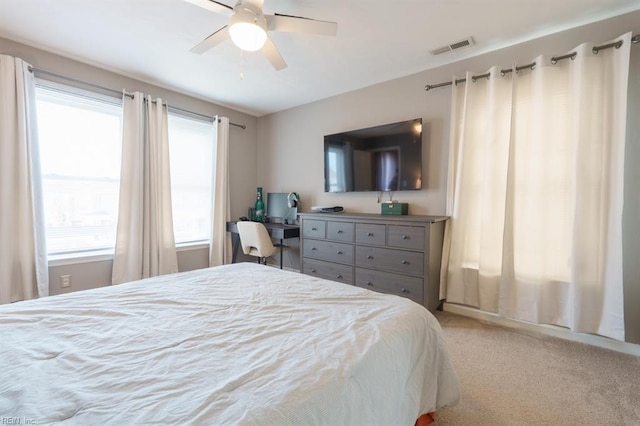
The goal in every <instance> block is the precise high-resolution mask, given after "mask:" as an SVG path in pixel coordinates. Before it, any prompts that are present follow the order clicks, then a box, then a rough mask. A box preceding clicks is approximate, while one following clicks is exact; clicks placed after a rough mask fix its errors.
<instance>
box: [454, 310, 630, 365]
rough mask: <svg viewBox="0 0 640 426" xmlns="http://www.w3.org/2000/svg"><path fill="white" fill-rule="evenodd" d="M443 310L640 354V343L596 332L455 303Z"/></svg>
mask: <svg viewBox="0 0 640 426" xmlns="http://www.w3.org/2000/svg"><path fill="white" fill-rule="evenodd" d="M443 310H444V311H445V312H451V313H452V314H458V315H462V316H465V317H469V318H475V319H479V320H483V321H487V322H490V323H492V324H496V325H501V326H503V327H509V328H514V329H516V330H523V331H528V332H533V333H540V334H544V335H547V336H553V337H557V338H560V339H565V340H571V341H573V342H580V343H586V344H587V345H592V346H598V347H601V348H605V349H610V350H613V351H617V352H622V353H626V354H629V355H634V356H640V345H635V344H633V343H627V342H620V341H618V340H613V339H609V338H607V337H602V336H597V335H595V334H585V333H574V332H572V331H570V330H568V329H566V328H562V327H558V326H555V325H547V324H533V323H529V322H525V321H519V320H514V319H509V318H503V317H501V316H498V315H497V314H494V313H491V312H485V311H481V310H479V309H475V308H471V307H468V306H462V305H455V304H453V303H446V302H445V303H444V305H443Z"/></svg>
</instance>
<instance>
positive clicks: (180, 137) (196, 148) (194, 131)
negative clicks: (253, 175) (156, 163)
mask: <svg viewBox="0 0 640 426" xmlns="http://www.w3.org/2000/svg"><path fill="white" fill-rule="evenodd" d="M213 132H214V128H213V125H212V123H211V122H206V121H202V120H197V119H193V118H190V117H187V116H184V115H178V114H174V113H170V114H169V158H170V162H171V163H170V168H171V202H172V204H173V229H174V233H175V239H176V244H184V243H192V242H198V241H207V240H208V239H209V233H210V230H211V191H212V188H211V176H212V172H213V168H214V165H213V145H214V144H213V141H214V140H213V135H214V133H213Z"/></svg>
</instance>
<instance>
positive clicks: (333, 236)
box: [327, 222, 353, 243]
mask: <svg viewBox="0 0 640 426" xmlns="http://www.w3.org/2000/svg"><path fill="white" fill-rule="evenodd" d="M327 239H328V240H336V241H347V242H350V243H352V242H353V223H349V222H327Z"/></svg>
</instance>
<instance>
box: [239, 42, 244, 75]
mask: <svg viewBox="0 0 640 426" xmlns="http://www.w3.org/2000/svg"><path fill="white" fill-rule="evenodd" d="M239 50H240V80H244V72H243V69H244V50H242V49H239Z"/></svg>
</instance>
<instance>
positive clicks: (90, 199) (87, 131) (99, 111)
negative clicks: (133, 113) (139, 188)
mask: <svg viewBox="0 0 640 426" xmlns="http://www.w3.org/2000/svg"><path fill="white" fill-rule="evenodd" d="M36 108H37V115H38V134H39V141H40V158H41V163H42V178H43V198H44V210H45V211H44V216H45V222H46V238H47V250H48V252H49V254H50V255H51V254H54V255H55V254H65V253H78V252H88V251H95V250H104V249H111V250H113V247H114V246H115V237H116V224H117V220H118V196H119V186H120V161H121V145H122V143H121V140H122V131H121V122H122V105H121V103H120V101H119V100H118V99H115V98H111V97H104V98H102V97H101V96H100V95H98V94H93V93H85V92H83V91H80V90H79V89H75V88H66V87H64V86H58V85H54V84H53V83H51V85H49V83H47V84H46V86H43V85H40V84H39V85H38V86H37V87H36Z"/></svg>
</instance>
